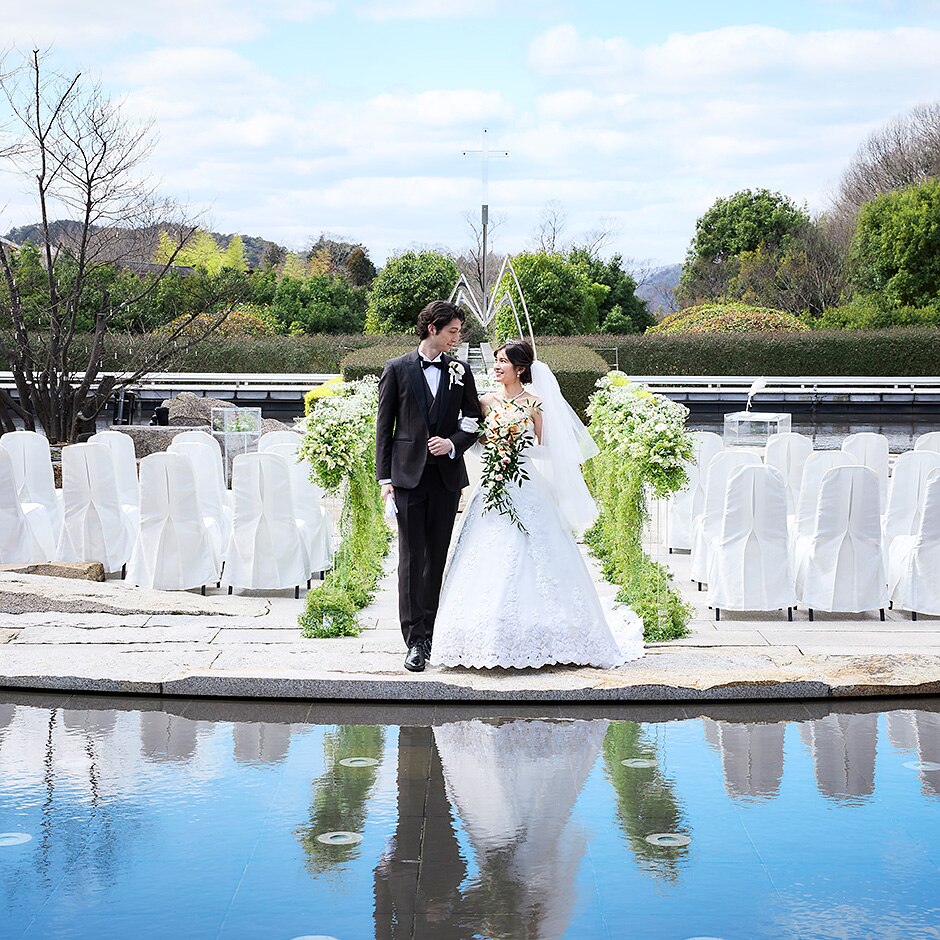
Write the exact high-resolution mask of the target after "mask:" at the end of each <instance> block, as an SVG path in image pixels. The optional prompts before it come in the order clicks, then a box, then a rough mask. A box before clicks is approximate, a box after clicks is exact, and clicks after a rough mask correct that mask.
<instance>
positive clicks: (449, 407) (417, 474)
mask: <svg viewBox="0 0 940 940" xmlns="http://www.w3.org/2000/svg"><path fill="white" fill-rule="evenodd" d="M443 359H444V368H443V369H442V370H441V383H440V386H439V387H438V391H437V397H436V398H434V399H432V398H431V392H430V389H429V388H428V383H427V381H426V380H425V378H424V374H423V372H422V369H421V362H420V356H419V355H418V351H417V350H416V349H415V350H413V351H412V352H409V353H406V354H405V355H404V356H399V357H398V358H397V359H389V361H388V362H386V363H385V369H384V370H383V372H382V378H381V379H379V413H378V417H377V419H376V425H375V437H376V440H375V470H376V478H377V479H379V480H391V481H392V486H400V487H402V488H403V489H413V488H414V487H416V486H417V485H418V483H419V482H420V480H421V475H422V474H423V473H424V468H425V465H426V464H427V462H428V461H429V460H433V461H434V462H435V463H436V464H437V466H438V467H439V468H440V472H441V478H442V479H443V481H444V485H445V486H446V487H447V489H449V490H451V491H456V490H460V489H463V487H465V486H466V485H467V482H468V481H467V469H466V467H465V466H464V462H463V453H464V451H465V450H466V449H467V448H468V447H469V446H470V445H471V444H472V443H473V442H474V441H475V440H476V439H477V434H476V433H473V432H468V431H461V430H460V427H459V424H458V422H459V420H460V418H461V417H467V418H476V419H478V420H479V419H480V418H481V417H482V411H481V410H480V401H479V399H478V398H477V389H476V385H475V384H474V381H473V375H472V374H471V372H470V369H469V368H468V367H467V364H466V363H465V362H460V361H459V360H458V359H455V358H454V357H453V356H448V355H446V354H445V355H444V356H443ZM452 364H456V366H453V367H452ZM459 368H462V369H463V373H462V375H460V376H459V377H458V376H455V374H454V369H459ZM460 383H463V384H460ZM435 436H436V437H444V438H447V439H449V440H450V441H452V442H453V444H454V447H455V448H456V456H455V457H453V458H451V457H449V456H447V455H446V454H445V456H443V457H433V456H432V455H431V454H430V452H429V451H428V438H430V437H435Z"/></svg>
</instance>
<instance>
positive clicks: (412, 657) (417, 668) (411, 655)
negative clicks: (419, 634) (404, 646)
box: [405, 643, 426, 672]
mask: <svg viewBox="0 0 940 940" xmlns="http://www.w3.org/2000/svg"><path fill="white" fill-rule="evenodd" d="M425 659H426V657H425V655H424V644H423V643H415V645H414V646H410V647H408V655H407V656H406V657H405V669H407V670H408V671H409V672H424V663H425Z"/></svg>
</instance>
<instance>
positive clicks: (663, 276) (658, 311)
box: [636, 264, 682, 319]
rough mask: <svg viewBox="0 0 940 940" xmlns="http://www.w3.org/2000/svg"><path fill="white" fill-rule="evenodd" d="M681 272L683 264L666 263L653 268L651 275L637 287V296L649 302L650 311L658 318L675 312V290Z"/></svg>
mask: <svg viewBox="0 0 940 940" xmlns="http://www.w3.org/2000/svg"><path fill="white" fill-rule="evenodd" d="M681 273H682V265H681V264H664V265H663V266H662V267H659V268H653V270H652V271H651V272H650V275H649V277H648V278H646V280H645V281H643V283H642V284H641V285H640V286H639V287H638V288H637V289H636V295H637V297H639V298H640V300H645V301H647V303H649V308H650V312H651V313H652V314H653V315H654V316H655V317H656V318H657V319H661V318H662V317H664V316H665V315H666V314H667V313H672V312H673V303H672V297H673V291H675V289H676V286H677V285H678V283H679V275H680V274H681Z"/></svg>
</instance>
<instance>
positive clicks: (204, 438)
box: [167, 429, 222, 461]
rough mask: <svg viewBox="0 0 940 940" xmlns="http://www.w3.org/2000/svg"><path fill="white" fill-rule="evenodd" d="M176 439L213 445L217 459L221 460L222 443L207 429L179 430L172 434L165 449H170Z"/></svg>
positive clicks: (207, 445) (208, 445)
mask: <svg viewBox="0 0 940 940" xmlns="http://www.w3.org/2000/svg"><path fill="white" fill-rule="evenodd" d="M177 441H179V442H180V443H181V444H182V443H183V441H190V442H193V443H196V444H204V445H205V446H206V447H213V448H215V451H216V453H217V454H218V455H219V460H220V461H221V460H222V445H221V444H220V443H219V442H218V441H217V440H216V439H215V438H214V437H213V436H212V435H211V434H210V433H209V431H208V429H207V430H205V431H200V430H198V429H193V430H192V431H180V432H179V433H178V434H174V435H173V440H172V441H171V442H170V446H169V447H168V448H167V450H172V448H173V444H175V443H176V442H177Z"/></svg>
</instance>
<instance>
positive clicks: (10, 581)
mask: <svg viewBox="0 0 940 940" xmlns="http://www.w3.org/2000/svg"><path fill="white" fill-rule="evenodd" d="M661 522H662V520H661V519H654V521H653V525H652V526H651V529H650V533H649V544H648V549H649V550H650V551H652V552H653V553H654V554H656V555H657V556H659V557H661V560H663V561H665V562H666V563H667V564H669V565H670V566H671V567H672V568H673V570H674V572H675V575H676V581H677V583H678V585H679V586H680V588H681V589H682V591H683V593H684V594H685V596H686V598H687V599H688V600H689V601H690V602H692V603H693V604H694V605H695V606H696V614H695V619H694V621H693V623H692V635H691V637H689V638H688V639H685V640H680V641H677V642H673V643H669V644H658V645H653V646H651V647H650V648H649V649H648V652H647V655H646V656H645V657H644V658H643V659H641V660H639V661H637V662H634V663H630V664H628V665H627V666H624V667H622V668H620V669H614V670H598V669H585V668H574V667H555V668H550V669H544V670H539V671H535V670H522V671H516V672H504V671H502V670H487V671H481V672H476V671H472V670H446V669H442V668H440V667H436V666H434V665H433V663H432V664H431V665H430V666H429V668H428V669H427V670H426V671H425V672H424V673H421V674H418V675H412V674H410V673H407V672H405V670H404V669H403V668H402V659H403V655H404V650H403V648H402V643H401V634H400V632H399V629H398V624H397V619H396V595H395V584H394V571H393V565H394V557H392V558H391V559H390V565H389V574H388V575H387V576H386V578H385V579H384V581H383V583H382V585H381V589H380V591H379V593H378V595H377V597H376V601H375V603H374V604H373V605H372V606H371V607H369V608H368V609H367V610H366V611H364V612H363V615H362V617H363V621H364V623H366V625H367V629H365V630H364V631H363V633H362V635H361V636H360V637H358V638H355V639H352V638H349V639H339V640H305V639H303V638H302V637H301V636H300V634H299V630H298V628H297V625H296V624H297V616H298V614H299V613H300V612H301V610H302V606H303V601H302V600H301V601H295V600H294V598H293V592H292V591H286V592H282V593H281V594H280V595H279V596H275V597H271V596H266V597H263V598H262V597H249V596H235V597H228V596H227V595H225V594H224V592H223V591H211V592H210V596H209V597H208V598H202V597H200V596H199V595H197V594H163V593H160V592H153V591H142V590H138V589H133V588H129V587H127V586H126V585H124V584H122V583H120V582H109V583H106V584H104V585H89V584H88V583H86V582H76V581H66V580H63V579H57V578H37V577H30V576H14V575H9V574H0V610H5V611H13V610H18V611H22V612H20V613H0V686H5V687H11V688H28V689H60V690H73V691H94V692H99V693H111V692H131V693H139V694H147V695H153V694H163V695H181V696H193V695H211V696H238V697H246V698H301V699H314V698H316V699H334V700H396V701H402V700H409V701H430V702H435V701H437V702H456V701H556V702H566V701H567V702H591V701H607V702H609V701H643V702H656V701H658V702H666V701H691V700H734V699H775V698H829V697H846V696H872V695H892V694H921V695H922V694H934V693H940V619H935V618H927V617H921V619H919V620H918V621H917V622H915V623H912V622H911V621H910V620H909V619H907V617H906V616H902V615H900V614H898V613H896V612H894V611H888V615H887V621H886V622H885V623H882V622H880V621H879V619H878V614H877V612H874V613H872V614H869V615H865V616H862V617H857V616H853V617H846V616H837V615H826V614H817V616H816V621H815V623H812V624H811V623H809V622H808V619H807V616H806V613H805V611H797V612H795V614H794V622H793V623H788V622H787V620H786V615H785V614H784V613H779V614H777V613H775V614H761V615H755V614H746V615H745V614H733V613H730V612H724V611H723V612H722V620H721V622H720V623H715V622H714V619H713V616H712V614H711V612H710V611H709V610H708V608H707V606H706V601H705V598H706V595H705V594H704V593H698V592H697V591H696V590H695V589H694V585H692V584H691V583H690V582H689V581H688V580H687V577H688V576H687V570H688V557H687V556H684V555H664V554H663V553H662V551H661V549H660V548H659V547H658V539H657V532H658V529H659V525H658V524H657V523H661ZM589 563H591V564H593V562H590V561H589ZM598 584H599V591H600V592H601V593H602V594H610V593H612V592H613V590H614V589H613V587H612V586H611V585H609V584H606V583H604V582H602V581H600V579H598ZM213 595H214V596H213ZM94 611H97V612H94ZM101 611H106V612H101Z"/></svg>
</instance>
